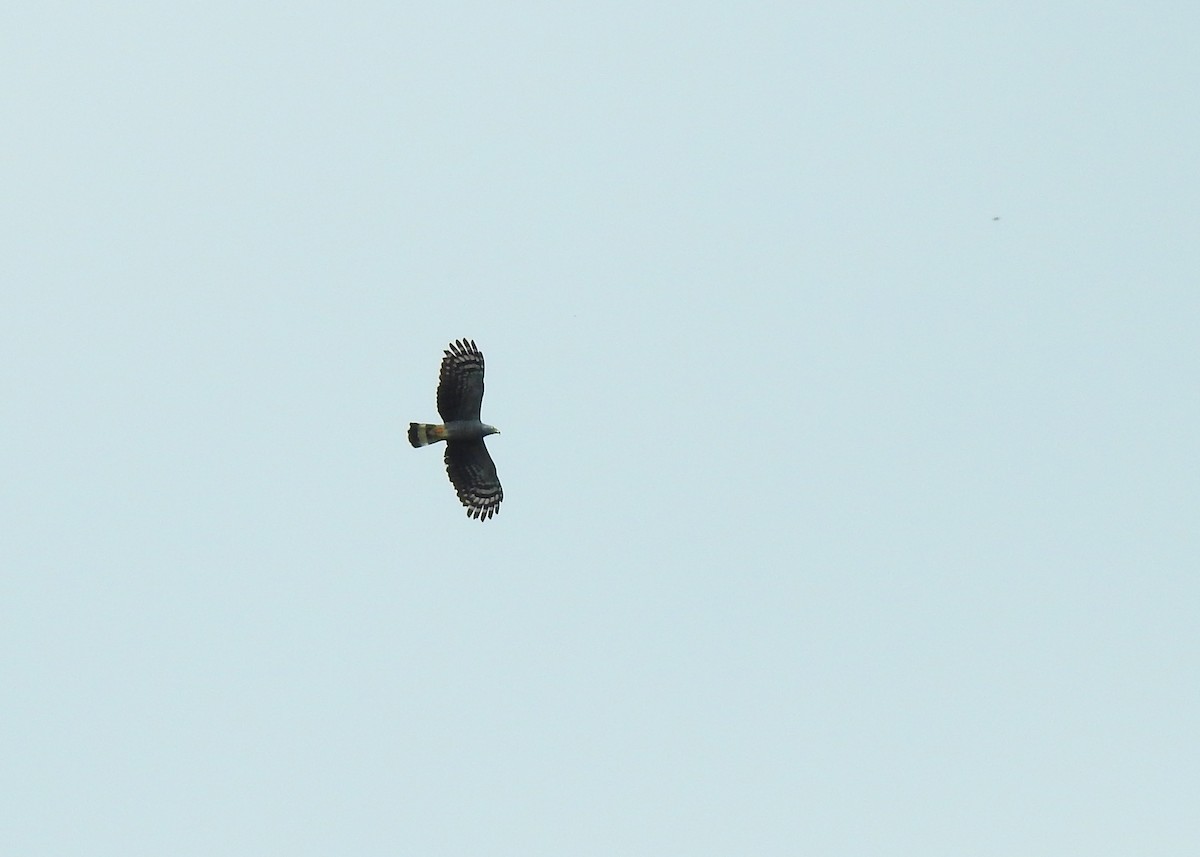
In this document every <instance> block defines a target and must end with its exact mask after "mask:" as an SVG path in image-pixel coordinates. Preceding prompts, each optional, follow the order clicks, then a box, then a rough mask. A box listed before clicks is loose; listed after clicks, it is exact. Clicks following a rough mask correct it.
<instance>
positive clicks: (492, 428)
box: [483, 424, 500, 437]
mask: <svg viewBox="0 0 1200 857" xmlns="http://www.w3.org/2000/svg"><path fill="white" fill-rule="evenodd" d="M489 434H500V429H498V428H496V427H495V426H489V425H486V424H485V425H484V427H483V436H484V437H487V436H488V435H489Z"/></svg>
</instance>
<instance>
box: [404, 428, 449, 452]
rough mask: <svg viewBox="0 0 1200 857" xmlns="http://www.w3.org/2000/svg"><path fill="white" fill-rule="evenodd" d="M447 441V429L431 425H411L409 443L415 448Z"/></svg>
mask: <svg viewBox="0 0 1200 857" xmlns="http://www.w3.org/2000/svg"><path fill="white" fill-rule="evenodd" d="M445 439H446V427H445V426H435V425H430V424H429V423H409V424H408V442H409V443H411V444H412V445H413V446H429V444H431V443H437V442H438V441H439V440H445Z"/></svg>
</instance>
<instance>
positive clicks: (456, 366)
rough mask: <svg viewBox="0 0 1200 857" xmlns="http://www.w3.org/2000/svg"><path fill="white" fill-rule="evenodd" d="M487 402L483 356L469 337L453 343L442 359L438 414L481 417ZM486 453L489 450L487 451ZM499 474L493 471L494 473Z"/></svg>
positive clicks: (449, 419)
mask: <svg viewBox="0 0 1200 857" xmlns="http://www.w3.org/2000/svg"><path fill="white" fill-rule="evenodd" d="M482 404H483V355H482V354H480V353H479V349H478V348H476V347H475V343H474V342H472V341H471V340H469V339H460V340H458V341H457V342H451V343H450V347H449V348H447V349H446V356H445V357H443V358H442V372H441V378H440V380H439V381H438V391H437V406H438V413H439V414H441V415H442V419H443V420H446V421H447V422H452V421H454V420H477V419H479V407H480V405H482ZM484 455H485V456H486V455H487V453H486V452H484ZM494 475H495V473H494V472H493V476H494Z"/></svg>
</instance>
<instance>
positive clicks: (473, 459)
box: [408, 339, 504, 521]
mask: <svg viewBox="0 0 1200 857" xmlns="http://www.w3.org/2000/svg"><path fill="white" fill-rule="evenodd" d="M482 404H483V355H482V354H480V353H479V349H478V348H477V347H476V345H475V343H474V342H473V341H471V340H470V339H460V340H458V341H457V342H451V343H450V347H449V348H447V349H446V351H445V356H443V357H442V371H441V375H440V376H439V379H438V390H437V409H438V413H439V414H441V415H442V420H444V422H443V423H442V424H441V425H430V424H428V423H409V424H408V442H409V443H411V444H412V445H413V446H428V445H429V444H431V443H437V442H438V441H439V440H444V441H446V474H447V475H448V476H449V477H450V482H451V483H453V485H454V490H455V491H457V492H458V499H459V500H460V501H461V502H462V504H463V505H464V506H466V507H467V517H468V518H477V519H479V520H484V521H486V520H487V519H488V518H490V517H492V515H495V514H496V513H497V512H499V511H500V501H501V500H503V499H504V489H503V488H501V487H500V478H499V477H498V476H496V465H495V463H493V462H492V457H491V455H489V454H488V451H487V447H486V446H484V445H483V439H484V438H485V437H487V436H488V435H489V434H500V430H499V429H497V428H496V427H495V426H489V425H487V424H486V423H483V422H480V420H479V408H480V406H481V405H482Z"/></svg>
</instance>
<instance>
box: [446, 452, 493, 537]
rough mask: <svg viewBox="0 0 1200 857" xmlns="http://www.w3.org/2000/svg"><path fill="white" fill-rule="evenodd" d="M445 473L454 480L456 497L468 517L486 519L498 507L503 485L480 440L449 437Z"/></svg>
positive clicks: (490, 457)
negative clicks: (501, 485) (451, 438)
mask: <svg viewBox="0 0 1200 857" xmlns="http://www.w3.org/2000/svg"><path fill="white" fill-rule="evenodd" d="M446 474H447V475H448V476H449V477H450V481H451V482H453V483H454V490H455V491H457V492H458V499H459V500H460V501H461V502H462V504H463V505H464V506H466V507H467V517H469V518H479V519H481V520H484V521H486V520H487V519H488V518H490V517H492V515H494V514H496V513H497V512H498V511H500V501H501V500H503V499H504V489H503V488H501V487H500V479H499V477H498V476H497V475H496V465H495V463H494V462H493V461H492V456H491V455H489V454H488V451H487V447H486V446H484V445H483V441H482V440H451V441H448V442H447V443H446Z"/></svg>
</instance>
